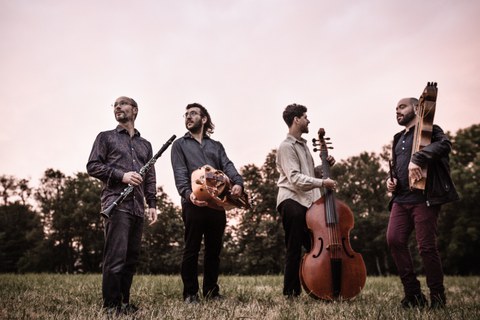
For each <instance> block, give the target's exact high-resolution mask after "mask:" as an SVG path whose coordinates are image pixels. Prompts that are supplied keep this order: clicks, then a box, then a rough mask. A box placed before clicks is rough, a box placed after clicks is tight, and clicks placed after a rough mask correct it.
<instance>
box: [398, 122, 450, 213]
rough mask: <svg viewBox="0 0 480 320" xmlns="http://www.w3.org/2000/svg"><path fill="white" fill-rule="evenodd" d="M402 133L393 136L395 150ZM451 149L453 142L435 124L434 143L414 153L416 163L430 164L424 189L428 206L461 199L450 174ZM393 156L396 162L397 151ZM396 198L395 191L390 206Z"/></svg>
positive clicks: (422, 165) (421, 164)
mask: <svg viewBox="0 0 480 320" xmlns="http://www.w3.org/2000/svg"><path fill="white" fill-rule="evenodd" d="M412 129H413V128H412ZM412 129H410V130H412ZM402 133H403V131H401V132H399V133H397V134H396V135H395V136H394V137H393V149H392V150H395V145H396V144H397V142H398V140H399V139H400V137H401V135H402ZM451 150H452V143H451V142H450V140H448V137H447V136H446V135H445V133H444V132H443V130H442V129H441V128H440V127H439V126H437V125H433V132H432V143H430V144H429V145H427V146H425V147H424V148H423V149H422V150H420V151H418V152H415V153H414V154H413V155H412V159H411V161H412V162H413V163H415V164H416V165H419V166H420V167H425V165H428V171H427V182H426V185H425V191H424V194H425V198H426V202H427V205H428V206H433V205H441V204H444V203H448V202H452V201H456V200H458V199H459V196H458V194H457V191H456V190H455V185H454V184H453V181H452V178H451V176H450V165H449V153H450V151H451ZM392 156H393V162H394V164H395V162H396V156H395V152H392ZM394 167H395V166H394ZM394 176H395V173H394ZM394 200H395V193H393V197H392V200H391V201H390V205H389V207H390V208H391V205H392V203H393V201H394Z"/></svg>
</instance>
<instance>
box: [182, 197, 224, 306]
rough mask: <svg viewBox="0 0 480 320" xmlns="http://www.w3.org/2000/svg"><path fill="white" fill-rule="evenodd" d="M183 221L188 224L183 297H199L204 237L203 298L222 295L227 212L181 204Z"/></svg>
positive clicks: (186, 225) (186, 228)
mask: <svg viewBox="0 0 480 320" xmlns="http://www.w3.org/2000/svg"><path fill="white" fill-rule="evenodd" d="M182 218H183V223H184V225H185V248H184V251H183V259H182V271H181V275H182V281H183V297H184V298H186V297H187V296H189V295H196V294H197V293H198V290H199V284H198V256H199V252H200V247H201V243H202V238H204V246H205V256H204V271H203V287H202V291H203V295H204V296H216V295H218V294H219V290H220V289H219V286H218V283H217V282H218V274H219V270H220V252H221V251H222V246H223V233H224V232H225V226H226V224H227V218H226V214H225V211H219V210H214V209H211V208H208V207H198V206H195V205H193V204H191V203H182Z"/></svg>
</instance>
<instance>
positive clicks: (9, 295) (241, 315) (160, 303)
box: [0, 274, 480, 320]
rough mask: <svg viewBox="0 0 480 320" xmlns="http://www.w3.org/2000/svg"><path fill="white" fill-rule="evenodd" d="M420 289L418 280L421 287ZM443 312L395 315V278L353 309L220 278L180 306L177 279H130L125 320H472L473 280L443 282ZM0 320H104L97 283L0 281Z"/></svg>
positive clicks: (263, 279)
mask: <svg viewBox="0 0 480 320" xmlns="http://www.w3.org/2000/svg"><path fill="white" fill-rule="evenodd" d="M422 282H423V285H425V284H424V279H422ZM445 282H446V286H447V296H448V299H449V303H448V307H447V308H446V309H443V310H428V309H425V310H419V309H414V310H403V309H402V308H400V307H399V300H400V299H401V298H402V290H401V286H400V282H399V280H398V278H397V277H369V278H367V284H366V286H365V288H364V290H363V291H362V292H361V294H360V295H359V296H358V297H357V298H356V299H355V300H353V301H349V302H333V303H326V302H322V301H316V300H314V299H311V298H309V297H308V296H306V295H302V296H301V297H300V298H299V299H297V300H295V301H287V300H285V299H284V297H283V296H282V295H281V288H282V277H281V276H250V277H244V276H221V278H220V286H221V289H222V293H223V294H224V295H225V296H226V299H225V300H223V301H220V302H206V301H202V302H201V303H200V304H198V305H185V304H184V303H183V302H182V301H181V288H182V284H181V280H180V278H179V277H178V276H148V275H138V276H136V277H135V278H134V284H133V288H132V302H133V303H135V304H137V305H139V306H140V307H141V310H140V311H139V312H138V313H137V314H135V317H122V318H125V319H127V318H130V319H205V320H207V319H208V320H211V319H262V320H268V319H309V320H312V319H329V320H335V319H368V320H373V319H402V320H403V319H432V320H433V319H435V320H436V319H465V320H467V319H468V320H470V319H480V294H479V293H480V277H447V278H446V281H445ZM0 318H1V319H89V320H91V319H106V316H105V315H104V314H103V313H102V309H101V276H100V275H53V274H27V275H11V274H0Z"/></svg>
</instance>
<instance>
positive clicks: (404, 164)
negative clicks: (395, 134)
mask: <svg viewBox="0 0 480 320" xmlns="http://www.w3.org/2000/svg"><path fill="white" fill-rule="evenodd" d="M414 132H415V127H412V128H410V130H408V131H404V133H403V134H402V136H401V137H400V139H399V140H398V142H397V144H396V145H395V147H394V150H393V152H395V162H396V163H395V173H396V176H397V179H398V180H397V188H396V197H395V199H394V202H398V203H408V204H416V203H422V202H425V196H424V195H423V193H422V191H421V190H417V189H414V190H410V184H409V181H408V180H409V179H408V165H409V164H410V159H411V157H412V147H413V136H414Z"/></svg>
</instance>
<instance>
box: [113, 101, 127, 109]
mask: <svg viewBox="0 0 480 320" xmlns="http://www.w3.org/2000/svg"><path fill="white" fill-rule="evenodd" d="M129 104H130V102H128V101H123V100H122V101H115V103H114V104H112V107H114V108H115V107H118V106H120V107H123V106H128V105H129Z"/></svg>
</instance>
